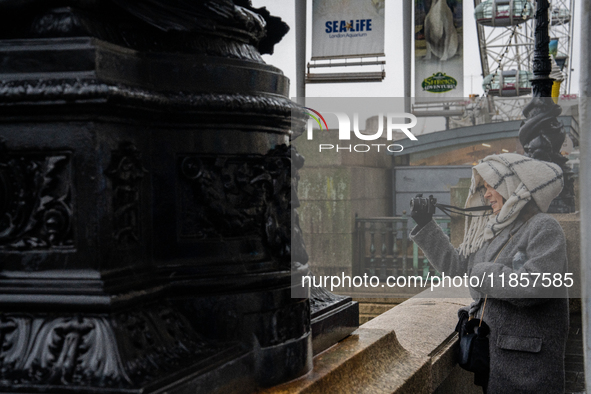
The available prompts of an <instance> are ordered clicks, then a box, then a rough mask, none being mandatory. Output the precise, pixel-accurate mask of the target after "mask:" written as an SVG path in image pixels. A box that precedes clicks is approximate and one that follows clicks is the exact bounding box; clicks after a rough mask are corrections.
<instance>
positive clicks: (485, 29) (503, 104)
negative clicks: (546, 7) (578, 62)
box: [474, 0, 574, 121]
mask: <svg viewBox="0 0 591 394" xmlns="http://www.w3.org/2000/svg"><path fill="white" fill-rule="evenodd" d="M535 8H536V2H535V1H534V0H484V1H482V0H474V17H475V19H476V26H477V34H478V44H479V49H480V61H481V66H482V76H483V89H484V91H485V94H484V96H483V98H486V100H485V101H486V105H487V106H488V108H489V111H488V112H489V113H490V114H491V117H492V119H491V120H493V121H503V120H516V119H522V118H523V115H522V113H521V110H522V108H523V106H524V105H525V104H526V103H527V102H529V100H530V99H531V91H532V90H531V82H530V79H531V77H532V76H533V73H532V60H533V57H534V56H533V55H534V31H535V29H534V15H535ZM549 19H550V24H549V35H550V40H551V41H550V52H551V54H552V57H553V59H554V61H555V63H556V67H557V68H556V67H555V68H554V69H555V70H557V69H559V70H560V71H561V74H562V77H563V78H564V81H563V82H562V83H561V84H560V93H561V94H569V93H570V79H571V73H572V68H571V58H572V51H573V45H572V43H573V40H572V37H573V33H574V29H573V25H574V0H551V5H550V12H549Z"/></svg>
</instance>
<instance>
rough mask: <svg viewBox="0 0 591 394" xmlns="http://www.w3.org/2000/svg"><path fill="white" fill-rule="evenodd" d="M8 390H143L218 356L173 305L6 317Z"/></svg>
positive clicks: (0, 362) (1, 380) (1, 330)
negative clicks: (96, 313)
mask: <svg viewBox="0 0 591 394" xmlns="http://www.w3.org/2000/svg"><path fill="white" fill-rule="evenodd" d="M0 345H1V347H0V349H1V350H0V390H1V389H2V387H9V386H11V385H16V384H24V385H53V386H60V385H61V386H68V387H76V386H80V387H97V388H98V387H105V386H108V387H113V388H139V387H143V386H145V385H146V384H149V383H151V382H153V381H154V380H157V379H160V378H162V377H166V376H167V374H169V373H172V372H175V371H178V369H179V368H185V367H187V366H189V365H191V364H193V363H195V362H198V361H200V360H203V359H205V358H207V357H209V356H211V355H214V354H215V353H216V352H217V351H219V350H220V349H219V348H218V347H216V346H214V345H212V344H210V343H208V342H206V341H204V340H202V339H201V338H200V337H199V336H198V334H196V333H195V332H194V331H193V330H192V328H191V326H190V324H189V323H188V322H187V320H186V319H185V318H184V316H182V315H181V314H179V313H178V312H177V311H175V310H174V309H172V308H170V307H167V306H161V307H158V306H153V305H152V306H151V308H149V309H148V308H143V309H142V310H135V311H129V312H126V313H122V314H119V315H117V316H111V317H110V316H107V315H103V316H85V317H82V316H75V315H72V316H49V315H48V316H32V315H28V314H16V313H15V314H2V315H1V316H0Z"/></svg>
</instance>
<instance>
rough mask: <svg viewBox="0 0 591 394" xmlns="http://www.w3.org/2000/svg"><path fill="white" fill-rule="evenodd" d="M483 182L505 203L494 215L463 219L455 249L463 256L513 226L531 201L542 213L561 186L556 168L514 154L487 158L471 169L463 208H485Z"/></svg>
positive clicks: (550, 164)
mask: <svg viewBox="0 0 591 394" xmlns="http://www.w3.org/2000/svg"><path fill="white" fill-rule="evenodd" d="M484 181H486V183H488V184H489V185H490V186H492V187H493V188H494V189H495V190H496V191H497V192H498V193H499V194H500V195H501V196H503V198H504V199H505V200H506V201H505V203H504V204H503V207H502V208H501V210H500V211H499V212H498V213H497V214H493V215H491V214H486V213H482V214H478V213H477V214H475V215H477V216H473V217H466V224H465V227H464V241H463V242H462V244H461V245H460V248H459V250H460V253H461V254H463V255H464V256H468V255H469V254H472V253H474V252H476V251H477V250H478V249H480V248H481V247H482V244H483V243H484V242H485V241H487V240H489V239H492V238H494V237H495V236H496V235H497V234H498V233H499V232H501V230H503V229H504V228H505V227H507V226H509V225H510V224H511V223H513V222H514V221H515V219H517V216H518V215H519V212H520V211H521V209H522V208H523V207H524V206H525V204H527V202H528V201H530V200H531V199H532V198H533V199H534V201H535V202H536V204H537V206H538V208H540V210H541V211H542V212H546V211H547V210H548V207H549V206H550V203H551V202H552V200H553V199H554V198H556V197H557V196H558V195H559V194H560V192H561V190H562V187H563V186H564V183H563V179H562V170H561V169H560V167H559V166H558V165H557V164H554V163H550V162H546V161H540V160H534V159H531V158H529V157H525V156H521V155H518V154H515V153H503V154H501V155H491V156H487V157H485V158H484V159H482V160H481V161H480V163H479V164H477V165H476V166H474V167H473V168H472V182H471V185H470V192H469V194H468V199H467V200H466V205H465V207H466V208H470V207H476V206H482V205H488V202H487V200H486V199H485V198H484V194H485V193H486V188H485V187H484ZM489 212H490V211H489Z"/></svg>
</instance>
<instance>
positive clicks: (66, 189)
mask: <svg viewBox="0 0 591 394" xmlns="http://www.w3.org/2000/svg"><path fill="white" fill-rule="evenodd" d="M71 172H72V169H71V153H69V152H45V153H37V152H30V151H9V150H8V149H6V145H5V144H4V143H2V142H0V249H4V250H34V251H35V250H39V251H41V250H51V249H69V248H73V247H74V230H73V223H72V222H73V212H74V207H73V202H72V191H71V184H72V174H71Z"/></svg>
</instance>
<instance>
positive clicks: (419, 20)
mask: <svg viewBox="0 0 591 394" xmlns="http://www.w3.org/2000/svg"><path fill="white" fill-rule="evenodd" d="M462 1H463V0H415V1H414V3H415V97H417V99H418V98H427V97H428V98H442V97H458V98H459V97H463V96H464V65H463V61H464V57H463V49H464V48H463V38H462V35H463V15H462Z"/></svg>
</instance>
